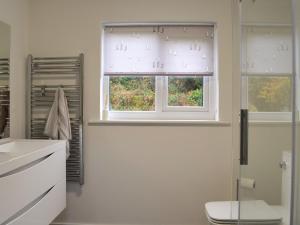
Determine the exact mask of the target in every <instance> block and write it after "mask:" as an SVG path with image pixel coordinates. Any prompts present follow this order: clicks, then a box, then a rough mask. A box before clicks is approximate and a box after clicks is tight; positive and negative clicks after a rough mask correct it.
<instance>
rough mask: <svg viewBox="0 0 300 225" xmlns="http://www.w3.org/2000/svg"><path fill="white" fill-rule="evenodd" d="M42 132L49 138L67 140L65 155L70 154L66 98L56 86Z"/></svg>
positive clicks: (68, 117) (70, 137)
mask: <svg viewBox="0 0 300 225" xmlns="http://www.w3.org/2000/svg"><path fill="white" fill-rule="evenodd" d="M44 134H45V135H47V136H48V137H50V138H51V139H60V140H67V149H66V151H67V152H66V155H67V158H68V157H69V155H70V145H69V140H71V139H72V133H71V123H70V115H69V109H68V102H67V98H66V97H65V93H64V90H63V89H62V88H58V89H57V90H56V92H55V97H54V102H53V104H52V107H51V109H50V112H49V116H48V119H47V123H46V126H45V130H44Z"/></svg>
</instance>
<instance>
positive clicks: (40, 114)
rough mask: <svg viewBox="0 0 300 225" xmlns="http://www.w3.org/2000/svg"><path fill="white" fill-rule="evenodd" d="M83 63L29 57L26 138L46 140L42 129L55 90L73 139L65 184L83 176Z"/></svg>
mask: <svg viewBox="0 0 300 225" xmlns="http://www.w3.org/2000/svg"><path fill="white" fill-rule="evenodd" d="M83 62H84V56H83V54H80V55H79V56H76V57H33V56H32V55H29V56H28V75H27V110H26V112H27V115H26V117H27V131H26V133H27V134H26V135H27V138H32V139H48V137H47V136H45V135H44V128H45V125H46V120H47V117H48V113H49V110H50V107H51V106H52V103H53V100H54V95H55V92H56V89H57V88H59V87H61V88H63V89H64V92H65V95H66V98H67V100H68V107H69V114H70V120H71V129H72V140H71V141H70V157H69V158H68V160H67V168H66V172H67V181H69V182H78V183H80V184H83V183H84V173H83V169H84V166H83Z"/></svg>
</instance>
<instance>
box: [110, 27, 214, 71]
mask: <svg viewBox="0 0 300 225" xmlns="http://www.w3.org/2000/svg"><path fill="white" fill-rule="evenodd" d="M104 32H105V34H104V74H105V75H110V76H113V75H126V76H130V75H134V76H136V75H160V76H163V75H180V76H187V75H195V76H210V75H213V72H214V63H213V60H214V59H213V57H214V27H213V26H207V25H199V26H174V25H172V26H132V27H131V26H126V27H125V26H124V27H122V26H119V27H115V26H111V27H106V28H105V30H104Z"/></svg>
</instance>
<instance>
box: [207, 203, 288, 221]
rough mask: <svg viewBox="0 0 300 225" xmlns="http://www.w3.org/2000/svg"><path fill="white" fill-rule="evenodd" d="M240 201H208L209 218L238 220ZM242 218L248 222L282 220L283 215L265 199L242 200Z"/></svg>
mask: <svg viewBox="0 0 300 225" xmlns="http://www.w3.org/2000/svg"><path fill="white" fill-rule="evenodd" d="M238 206H239V202H238V201H225V202H208V203H206V204H205V210H206V214H207V217H208V219H209V220H213V221H216V222H219V223H228V222H236V221H238V218H239V217H238V213H239V208H238ZM240 209H241V210H240V213H241V215H240V220H242V221H244V222H245V221H246V222H255V221H256V222H268V221H272V222H280V221H281V219H282V215H280V214H278V212H276V210H274V209H273V208H272V207H270V206H269V205H268V204H267V203H266V202H265V201H263V200H250V201H240Z"/></svg>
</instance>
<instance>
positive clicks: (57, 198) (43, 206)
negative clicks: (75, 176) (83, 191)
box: [7, 180, 66, 225]
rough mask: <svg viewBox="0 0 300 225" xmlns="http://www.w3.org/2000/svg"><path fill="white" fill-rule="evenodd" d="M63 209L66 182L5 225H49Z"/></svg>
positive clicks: (52, 189)
mask: <svg viewBox="0 0 300 225" xmlns="http://www.w3.org/2000/svg"><path fill="white" fill-rule="evenodd" d="M65 207H66V181H65V180H62V181H60V182H59V183H57V184H56V185H55V186H54V187H53V188H51V190H50V191H49V192H47V194H46V195H45V196H43V197H42V198H40V199H39V201H37V202H36V203H35V204H33V205H31V206H30V207H29V209H28V210H26V211H25V212H24V213H23V214H22V215H20V216H18V217H16V218H14V219H13V220H12V221H11V222H9V223H8V224H7V225H49V224H50V223H51V222H52V221H53V220H54V219H55V218H56V216H57V215H58V214H59V213H60V212H61V211H62V210H63V209H64V208H65Z"/></svg>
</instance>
